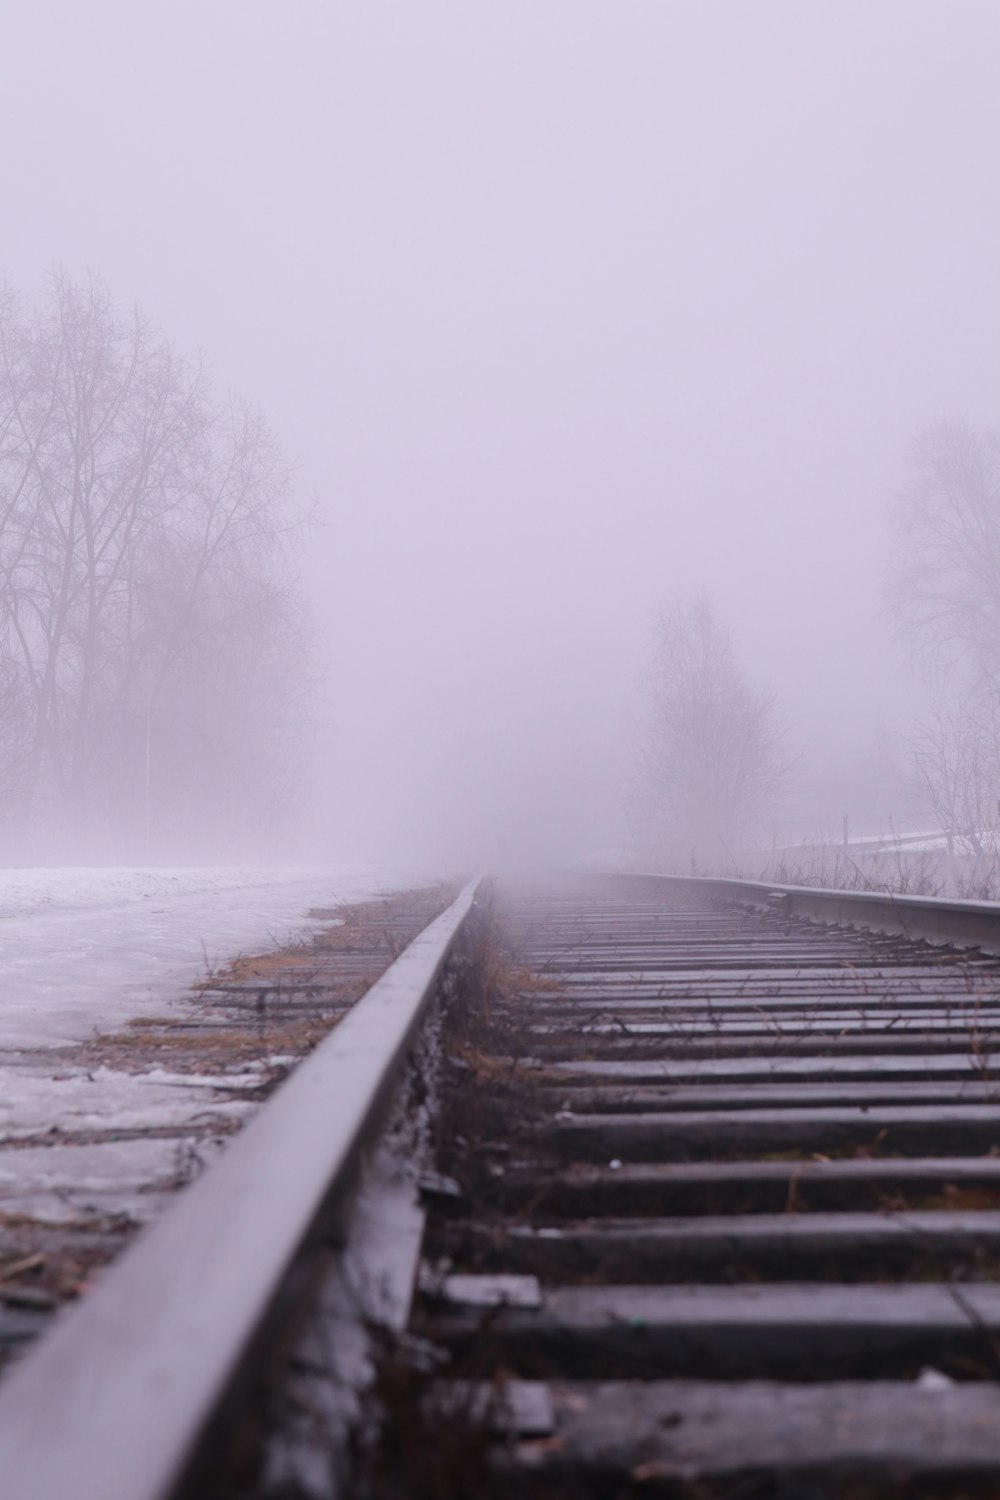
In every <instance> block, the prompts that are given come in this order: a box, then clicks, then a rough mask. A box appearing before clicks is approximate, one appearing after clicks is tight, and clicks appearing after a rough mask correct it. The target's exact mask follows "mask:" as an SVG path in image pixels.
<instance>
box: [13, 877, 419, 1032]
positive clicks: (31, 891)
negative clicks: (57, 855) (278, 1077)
mask: <svg viewBox="0 0 1000 1500" xmlns="http://www.w3.org/2000/svg"><path fill="white" fill-rule="evenodd" d="M413 879H414V878H413V876H412V874H408V873H406V872H401V871H398V870H397V871H391V870H375V869H360V868H329V869H327V868H318V869H301V868H300V869H252V868H247V869H244V868H234V867H222V868H205V869H198V868H178V869H60V870H0V1049H5V1050H6V1049H9V1048H12V1047H32V1048H34V1047H46V1046H63V1045H65V1044H66V1043H68V1042H73V1041H82V1040H84V1039H85V1038H87V1037H90V1036H93V1035H94V1033H95V1031H108V1030H111V1029H115V1028H118V1027H120V1026H123V1025H125V1024H126V1023H127V1022H128V1021H130V1020H131V1019H132V1018H133V1017H135V1016H137V1015H149V1014H151V1013H153V1012H155V1013H157V1014H164V1013H167V1012H169V1009H170V1008H171V1007H176V1006H177V1005H185V1004H188V1003H190V1001H191V996H190V993H189V991H190V986H191V985H192V983H194V982H195V981H196V980H197V979H199V978H204V977H205V976H206V974H207V973H208V971H209V970H210V969H213V968H217V967H219V966H220V965H221V964H223V963H225V961H226V960H227V959H231V958H235V957H236V956H237V955H238V954H240V953H254V952H259V951H261V950H264V949H267V948H272V947H281V946H283V945H284V944H285V943H287V942H288V941H289V940H290V939H291V938H294V937H295V936H296V935H298V934H302V933H304V932H307V931H309V930H310V929H311V928H312V927H313V926H315V923H314V922H312V921H311V920H310V918H309V917H308V915H307V913H308V911H309V909H310V908H311V907H314V906H334V905H336V904H337V903H338V902H341V901H359V900H363V899H364V898H365V897H368V896H372V895H376V894H378V893H379V892H380V891H388V890H393V889H399V887H400V886H402V885H407V884H412V883H413Z"/></svg>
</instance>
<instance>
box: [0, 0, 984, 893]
mask: <svg viewBox="0 0 1000 1500" xmlns="http://www.w3.org/2000/svg"><path fill="white" fill-rule="evenodd" d="M0 42H2V45H0V119H2V123H3V140H4V143H5V145H4V152H3V165H2V167H0V175H2V182H3V191H2V197H0V204H2V210H0V211H2V213H3V230H4V233H3V236H2V241H0V261H2V263H3V267H4V269H5V270H6V272H7V274H8V276H9V277H10V279H11V281H12V283H13V284H14V285H15V286H18V287H21V288H23V289H25V290H26V291H28V292H31V293H33V292H34V291H36V290H37V289H38V288H39V286H40V285H41V281H42V278H43V275H44V272H45V270H46V268H47V267H49V266H50V265H51V264H52V263H53V262H60V263H62V264H63V265H64V266H66V267H67V269H68V270H69V271H70V273H71V274H79V273H81V272H82V271H83V270H84V269H85V268H87V267H92V268H93V269H94V270H96V271H98V272H99V273H101V274H102V275H103V276H104V277H105V278H106V280H107V282H108V284H109V286H110V287H111V289H112V291H113V293H114V294H115V295H116V297H118V298H119V299H120V300H121V301H123V302H126V303H127V302H129V301H131V300H136V301H138V302H139V303H140V304H141V305H142V306H143V307H144V308H145V309H146V310H147V311H148V312H149V314H150V315H151V316H152V317H153V319H154V320H155V321H156V322H157V324H159V325H160V327H162V329H163V330H164V331H165V332H166V333H167V334H168V335H169V336H171V337H173V338H174V339H176V340H177V341H178V342H179V344H180V345H181V347H182V348H184V349H185V350H188V351H191V352H192V353H193V352H195V351H197V350H198V349H204V350H206V351H207V352H208V353H209V355H210V356H211V359H212V362H213V367H214V371H215V375H216V378H217V380H218V382H219V384H220V385H222V386H224V387H225V386H231V387H233V388H234V389H236V390H238V391H239V392H241V393H242V394H243V395H245V396H247V397H249V398H250V399H252V400H254V401H258V402H259V403H260V404H261V406H262V407H263V408H264V410H265V411H266V413H267V414H268V416H269V418H270V420H271V422H272V424H273V426H274V428H275V429H276V430H277V432H278V433H279V434H280V435H281V436H282V437H283V439H284V441H285V443H286V444H287V445H288V447H289V449H290V450H291V451H292V453H293V454H294V455H296V456H297V458H298V460H299V464H300V471H299V484H300V488H301V490H302V491H303V492H305V493H315V495H316V496H317V497H318V501H319V508H320V513H321V516H322V526H321V527H320V529H319V530H318V531H317V532H316V533H315V534H314V535H313V536H312V537H311V538H310V539H309V543H308V546H307V549H306V553H305V555H304V558H303V568H304V576H305V580H306V583H307V587H308V591H309V594H310V598H311V600H312V607H313V611H314V615H315V620H316V636H317V644H318V648H319V653H320V658H321V660H322V662H323V687H322V691H321V692H320V694H319V695H318V697H317V703H316V716H317V717H318V718H319V719H320V720H322V721H323V724H324V726H325V727H324V728H323V731H322V744H321V749H320V754H319V757H318V760H319V764H318V790H317V792H316V794H315V798H314V802H313V806H312V808H311V809H310V812H309V816H308V817H307V818H306V819H304V824H305V825H306V826H304V827H303V828H302V829H301V831H300V832H299V834H298V836H297V838H296V839H295V840H293V844H294V851H293V852H295V853H296V854H298V855H299V856H301V855H308V856H311V857H314V858H317V859H320V860H324V859H327V858H330V857H336V858H343V857H355V858H363V859H369V858H373V857H379V856H386V855H388V856H391V857H400V858H407V859H418V860H421V861H423V862H424V864H425V865H426V866H434V865H442V864H444V863H447V862H450V861H454V860H458V859H471V858H473V857H484V856H485V857H488V856H491V855H492V854H493V853H495V851H496V849H497V847H498V846H499V845H500V843H501V841H502V842H503V843H504V844H505V845H506V846H507V847H508V848H510V849H513V850H521V851H525V852H530V853H533V854H536V855H540V854H544V855H546V856H547V857H549V856H551V857H554V856H566V855H576V854H579V853H581V852H584V851H587V850H593V849H600V848H602V847H605V846H608V845H613V844H615V843H616V842H618V841H619V840H620V838H621V824H622V806H623V786H624V781H625V776H626V770H627V762H628V737H629V720H630V714H631V712H632V711H633V706H634V698H635V690H636V683H637V680H638V678H639V676H640V674H641V671H642V667H643V658H644V653H645V650H646V645H647V640H648V635H649V626H650V620H651V617H652V614H653V612H654V610H655V607H656V605H657V602H658V600H659V599H661V598H662V597H663V596H665V595H668V594H670V593H672V592H674V591H677V590H684V591H687V592H691V591H697V590H700V589H703V590H705V591H706V593H707V594H708V595H709V596H710V597H711V598H712V599H713V600H714V602H715V604H716V607H717V609H718V611H719V614H720V615H721V616H722V617H723V618H725V619H726V620H727V621H728V623H729V624H730V625H731V626H732V628H733V631H734V634H735V637H736V641H737V645H738V648H739V651H740V654H741V656H742V659H743V661H744V663H745V665H746V668H747V670H748V672H749V673H750V674H751V675H752V676H754V677H755V679H757V680H759V681H769V682H770V683H771V685H772V687H773V688H774V690H775V692H776V694H777V696H778V698H779V700H780V702H781V704H782V707H783V711H784V713H785V715H786V717H787V719H788V720H789V721H790V724H791V727H792V732H793V737H794V738H796V739H797V740H798V741H799V742H801V743H802V744H804V745H805V746H806V748H807V750H809V751H810V752H811V753H812V754H813V756H814V758H815V759H816V760H817V761H818V762H820V763H821V764H823V765H826V766H829V767H831V768H834V769H833V770H831V781H830V784H829V813H830V816H831V817H834V816H837V817H839V814H840V813H841V812H842V811H844V810H847V809H846V808H845V807H843V806H842V804H843V801H844V798H845V797H847V796H848V795H849V794H850V793H849V792H848V790H847V789H846V788H847V787H848V786H849V785H850V778H851V776H852V775H853V774H854V772H852V771H851V770H850V762H851V761H852V760H857V759H858V758H859V757H862V756H863V755H865V753H866V752H867V751H868V749H869V747H870V746H871V745H872V743H873V742H874V741H875V739H876V736H877V734H878V733H879V732H880V730H884V729H890V730H891V729H892V728H894V727H898V726H899V725H900V724H901V723H903V722H904V721H905V720H906V719H907V717H908V716H909V715H910V714H912V713H913V712H915V711H916V710H917V709H919V708H920V706H921V701H922V700H921V696H920V693H919V690H918V688H917V687H916V686H915V685H914V682H913V680H912V678H911V677H910V676H908V674H907V669H906V666H905V660H904V658H903V656H902V655H901V654H900V653H899V652H898V651H897V650H896V649H895V648H894V647H893V646H892V644H891V642H890V638H889V635H888V632H887V629H886V627H885V626H884V625H883V624H881V623H880V622H879V620H878V618H877V616H878V611H879V609H880V603H881V578H882V573H883V570H884V567H885V562H886V556H887V551H888V548H889V546H890V537H889V532H888V528H887V526H886V521H885V509H886V504H887V501H888V499H889V497H890V496H891V494H892V492H893V491H894V489H895V488H896V487H897V486H898V485H899V484H900V483H901V481H902V479H903V476H904V470H905V454H906V449H907V445H908V444H909V442H910V440H911V438H912V437H913V435H914V434H915V433H916V432H917V430H918V429H919V428H921V427H922V426H923V425H924V424H926V423H927V422H931V421H934V420H937V419H940V418H942V417H953V418H958V419H962V420H965V421H968V422H970V423H972V424H985V423H989V422H990V421H991V420H995V414H996V412H997V411H998V409H1000V405H998V396H1000V274H998V272H1000V174H998V173H997V170H996V165H997V162H996V157H997V142H998V140H1000V86H998V85H1000V77H998V73H1000V66H998V62H1000V7H998V6H997V5H996V3H995V0H810V3H808V4H806V3H803V0H756V3H753V4H750V3H738V0H726V3H719V0H690V3H681V0H629V3H628V4H623V3H621V0H619V3H611V0H601V3H594V0H536V3H532V4H527V3H518V0H515V3H510V0H508V3H501V4H496V3H493V4H487V3H479V0H449V3H443V0H421V3H413V0H398V3H392V4H390V3H383V0H355V3H339V0H294V3H292V4H288V5H283V6H279V5H276V4H274V3H273V0H269V3H263V0H169V3H165V0H143V3H142V4H140V5H137V4H135V3H134V0H93V3H91V4H88V5H80V4H78V3H77V0H38V3H37V4H32V5H27V4H22V5H17V6H15V5H12V4H7V5H6V6H4V7H3V12H2V36H0ZM842 763H843V764H845V765H847V769H846V770H843V771H837V770H836V768H837V767H838V766H839V765H841V764H842ZM837 777H839V780H838V779H837ZM885 811H886V813H889V812H892V811H893V809H892V808H886V809H885ZM204 852H205V853H206V855H207V856H208V857H212V856H213V851H211V850H206V851H204Z"/></svg>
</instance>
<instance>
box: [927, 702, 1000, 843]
mask: <svg viewBox="0 0 1000 1500" xmlns="http://www.w3.org/2000/svg"><path fill="white" fill-rule="evenodd" d="M907 748H908V750H909V753H910V762H911V765H912V768H913V776H914V782H915V791H916V793H917V796H918V798H919V800H920V801H921V802H922V804H923V806H924V807H925V808H926V809H927V811H928V812H929V813H930V814H931V815H932V816H933V817H935V818H936V819H937V821H938V823H939V825H940V827H941V828H943V829H946V830H947V831H948V832H949V833H950V834H956V835H958V837H959V839H960V840H961V841H962V842H963V843H964V844H965V845H966V846H967V847H968V849H969V850H970V851H971V852H972V853H973V854H977V855H978V854H983V853H984V852H986V848H987V847H988V846H991V845H995V842H996V831H997V823H998V809H1000V803H998V797H1000V716H998V704H997V702H996V699H995V697H994V696H993V695H992V694H991V693H989V692H986V693H984V694H982V695H980V696H979V697H978V698H976V699H973V700H971V701H966V702H963V703H962V704H960V705H959V707H958V708H957V709H956V708H945V709H942V708H938V709H935V710H934V711H933V713H932V714H931V716H930V719H929V721H928V722H927V723H925V724H919V725H917V726H916V727H915V728H914V729H913V731H912V732H911V734H910V735H909V738H908V742H907Z"/></svg>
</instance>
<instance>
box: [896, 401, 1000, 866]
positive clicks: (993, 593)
mask: <svg viewBox="0 0 1000 1500" xmlns="http://www.w3.org/2000/svg"><path fill="white" fill-rule="evenodd" d="M894 522H895V532H896V551H895V554H894V557H893V560H892V570H891V578H890V592H889V600H890V607H891V609H892V612H893V615H894V617H895V620H896V622H897V625H898V626H899V628H900V631H901V633H902V634H903V635H904V636H905V639H906V642H907V644H908V645H909V647H910V649H911V651H912V652H913V654H914V655H915V656H916V658H917V660H918V661H919V662H920V664H921V665H922V667H923V668H924V670H925V671H926V673H927V675H928V676H929V678H930V681H931V683H932V684H933V687H934V693H935V704H934V707H933V710H932V712H931V714H930V717H929V719H928V720H927V722H925V723H923V724H920V725H918V726H916V727H915V728H914V729H913V730H912V731H911V733H910V734H909V736H908V738H907V748H908V752H909V757H910V763H911V767H912V772H913V780H914V785H915V790H916V792H917V795H918V797H919V799H920V801H921V803H922V805H923V807H924V808H925V809H926V811H927V812H928V813H929V814H930V815H931V816H933V817H934V818H935V819H936V820H937V822H938V823H939V825H940V826H941V827H942V828H945V829H948V830H950V831H953V832H955V833H958V834H960V835H962V836H963V837H964V838H965V839H966V840H967V841H968V843H969V845H970V846H971V848H972V849H973V851H974V852H976V853H979V852H981V847H982V844H983V841H984V840H989V839H991V838H992V837H993V836H995V833H996V830H997V827H998V825H1000V817H998V811H1000V802H998V799H1000V431H997V430H985V431H981V430H977V429H975V428H973V427H970V426H968V425H966V424H963V423H956V422H945V423H939V424H938V425H936V426H934V427H931V428H928V429H927V430H926V431H925V432H924V433H922V434H921V436H920V437H919V439H918V440H917V442H916V443H915V445H914V448H913V452H912V464H911V472H910V478H909V480H908V482H907V484H906V485H905V487H904V488H903V490H902V492H901V494H900V495H899V497H898V500H897V503H896V506H895V510H894Z"/></svg>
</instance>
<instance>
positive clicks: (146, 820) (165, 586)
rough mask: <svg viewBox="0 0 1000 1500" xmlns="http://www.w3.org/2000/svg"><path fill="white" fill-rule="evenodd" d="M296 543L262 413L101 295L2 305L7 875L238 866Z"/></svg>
mask: <svg viewBox="0 0 1000 1500" xmlns="http://www.w3.org/2000/svg"><path fill="white" fill-rule="evenodd" d="M299 524H300V522H299V520H298V518H297V516H296V512H295V510H294V507H293V499H292V472H291V468H290V466H289V463H288V460H287V458H286V457H285V455H284V454H283V452H282V450H281V448H280V446H279V444H278V443H277V441H276V440H275V438H274V436H273V434H272V433H271V432H270V430H269V428H268V426H267V424H266V422H265V421H264V419H263V417H262V416H261V415H260V413H259V412H257V411H255V410H254V409H253V408H252V407H250V406H248V405H247V404H246V403H244V402H242V401H240V400H236V399H232V398H223V397H220V396H219V395H217V394H216V393H215V392H214V391H213V388H212V384H211V381H210V379H209V376H208V373H207V371H206V369H205V367H204V365H203V364H192V363H189V362H188V361H187V360H185V359H184V358H183V357H182V356H181V355H180V354H179V353H178V352H177V350H176V349H175V348H174V346H173V345H172V344H171V343H170V342H169V341H168V340H167V339H166V338H164V337H163V336H162V335H161V334H160V333H158V332H157V330H156V329H155V328H153V327H152V326H151V324H150V323H149V321H148V320H147V319H146V318H145V317H144V316H143V315H142V314H141V313H140V312H138V311H133V312H130V313H123V312H122V311H121V310H119V309H118V308H117V307H116V306H115V304H114V303H113V301H112V299H111V296H110V294H109V292H108V290H107V288H106V287H105V286H104V285H103V283H102V282H100V281H99V280H97V279H96V278H94V279H90V280H88V281H86V282H84V283H82V284H80V283H78V282H75V281H73V280H72V279H70V278H69V277H68V276H66V275H64V274H62V273H56V274H54V275H53V276H52V277H51V278H50V281H49V283H48V286H47V290H46V293H45V295H44V297H43V299H42V301H41V303H40V305H38V306H37V307H30V306H28V305H27V304H26V303H25V302H24V301H23V300H22V299H21V298H20V297H18V296H17V295H16V294H15V293H14V292H13V291H12V290H10V289H8V288H3V289H0V836H2V837H3V840H4V842H5V843H6V845H7V851H5V852H8V851H10V852H13V853H14V855H15V856H18V855H22V854H23V853H25V852H27V853H31V854H32V855H35V856H37V855H39V854H43V853H46V852H55V853H56V854H58V855H59V856H60V857H65V851H66V850H67V848H68V847H70V846H73V845H75V846H76V847H78V848H79V849H80V850H81V851H83V850H87V851H88V852H93V851H95V850H96V852H97V853H99V854H101V855H102V856H104V857H113V858H118V857H121V858H125V857H132V858H134V857H136V856H138V855H142V854H145V855H147V856H148V855H149V854H151V853H154V852H159V853H161V854H162V853H164V852H167V853H170V854H171V855H174V854H179V853H181V852H183V851H184V849H185V848H186V847H191V846H193V845H195V844H198V845H200V846H201V847H202V848H204V847H207V846H214V847H215V848H216V849H219V850H220V851H221V850H222V849H229V850H231V851H234V850H235V849H236V848H237V847H238V846H239V845H240V843H241V841H244V842H248V841H249V839H250V838H251V837H252V836H254V835H257V834H259V833H260V832H261V830H262V828H265V827H267V826H268V825H273V824H274V823H275V822H276V821H277V820H279V819H280V817H281V815H282V812H283V809H284V807H285V806H286V805H287V802H288V799H289V798H290V797H291V796H292V794H293V782H294V755H292V754H291V753H290V748H291V745H290V742H291V740H292V739H294V738H295V733H294V726H295V723H296V721H297V720H298V719H300V718H301V714H302V706H301V702H300V698H301V693H302V688H303V671H302V666H301V663H302V661H303V649H302V637H303V624H302V617H301V608H300V603H299V598H298V593H297V589H296V586H295V582H294V578H293V575H292V572H291V568H290V559H289V542H290V540H291V538H292V536H293V535H294V532H295V531H296V529H297V527H298V525H299ZM2 857H3V855H2V854H0V858H2Z"/></svg>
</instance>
